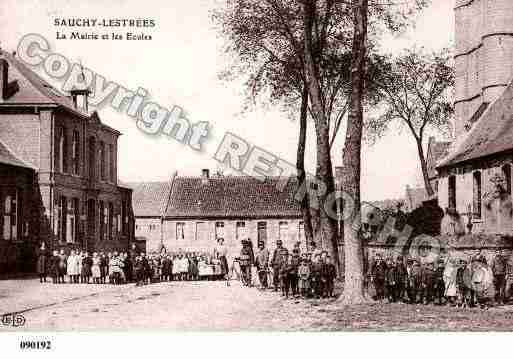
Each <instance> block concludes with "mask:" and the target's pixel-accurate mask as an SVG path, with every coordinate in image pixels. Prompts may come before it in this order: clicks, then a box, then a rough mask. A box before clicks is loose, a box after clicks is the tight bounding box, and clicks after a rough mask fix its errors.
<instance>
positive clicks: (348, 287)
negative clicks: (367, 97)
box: [341, 0, 368, 304]
mask: <svg viewBox="0 0 513 359" xmlns="http://www.w3.org/2000/svg"><path fill="white" fill-rule="evenodd" d="M352 4H353V11H354V20H353V21H354V35H353V51H352V58H351V89H352V90H351V95H350V98H349V117H348V124H347V133H346V141H345V146H344V154H343V162H344V172H343V180H342V184H343V185H342V189H343V190H344V192H345V193H346V194H347V195H349V196H350V197H351V198H352V200H353V203H354V204H353V206H354V207H353V209H354V210H353V213H351V214H350V216H349V214H346V213H344V217H345V220H344V252H345V279H344V293H343V295H342V297H341V302H342V303H343V304H358V303H362V302H365V301H366V298H365V293H364V271H363V269H364V266H363V241H361V240H360V238H359V235H358V233H359V224H360V223H361V221H360V218H359V217H360V216H361V213H360V208H361V205H360V171H361V158H360V156H361V146H362V127H363V101H362V100H363V95H364V81H365V58H366V51H367V10H368V0H353V2H352ZM354 224H358V225H354Z"/></svg>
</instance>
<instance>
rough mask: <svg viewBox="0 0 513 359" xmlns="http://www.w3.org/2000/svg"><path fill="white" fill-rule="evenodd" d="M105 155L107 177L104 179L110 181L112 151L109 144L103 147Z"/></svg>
mask: <svg viewBox="0 0 513 359" xmlns="http://www.w3.org/2000/svg"><path fill="white" fill-rule="evenodd" d="M103 151H104V156H105V163H104V164H103V165H104V166H105V178H104V181H110V152H109V145H105V146H104V147H103Z"/></svg>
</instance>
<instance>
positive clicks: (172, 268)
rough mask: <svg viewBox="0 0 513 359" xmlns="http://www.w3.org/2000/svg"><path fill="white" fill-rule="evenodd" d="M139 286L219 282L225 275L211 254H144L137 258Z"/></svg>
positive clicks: (135, 266)
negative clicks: (170, 282)
mask: <svg viewBox="0 0 513 359" xmlns="http://www.w3.org/2000/svg"><path fill="white" fill-rule="evenodd" d="M134 268H135V277H136V281H137V284H139V285H140V284H147V283H155V282H160V281H195V280H218V279H221V277H222V276H223V273H222V271H221V262H220V260H219V259H217V258H215V257H214V256H213V255H212V254H209V253H198V252H180V253H178V254H172V253H164V252H163V253H160V254H159V253H151V254H150V255H148V256H146V254H144V253H142V254H140V255H138V256H137V257H136V258H135V265H134Z"/></svg>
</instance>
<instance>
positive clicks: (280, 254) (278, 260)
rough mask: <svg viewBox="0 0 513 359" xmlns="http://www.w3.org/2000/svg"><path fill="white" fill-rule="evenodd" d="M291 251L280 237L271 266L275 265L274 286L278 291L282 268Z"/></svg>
mask: <svg viewBox="0 0 513 359" xmlns="http://www.w3.org/2000/svg"><path fill="white" fill-rule="evenodd" d="M288 256H289V251H288V250H287V248H285V247H283V241H282V240H281V239H278V240H277V241H276V248H275V249H274V253H273V258H272V260H271V266H272V267H273V286H274V291H275V292H277V291H278V289H279V286H280V269H281V267H282V266H283V265H284V264H285V261H286V260H287V257H288Z"/></svg>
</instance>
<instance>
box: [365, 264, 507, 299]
mask: <svg viewBox="0 0 513 359" xmlns="http://www.w3.org/2000/svg"><path fill="white" fill-rule="evenodd" d="M500 260H501V259H500V256H497V258H495V259H494V264H493V265H492V266H490V265H488V263H487V261H486V258H485V257H484V256H481V255H476V256H475V257H473V258H471V259H470V260H468V261H467V260H464V259H455V258H454V259H450V258H449V259H445V260H443V259H440V260H437V261H432V262H425V263H421V261H420V260H418V259H413V258H408V259H405V258H403V257H402V256H398V257H397V258H396V259H395V260H393V259H392V258H387V259H386V260H385V259H383V258H382V257H381V255H379V254H378V255H376V256H375V258H374V260H373V263H372V264H371V268H370V283H369V284H371V286H370V288H372V289H373V292H374V293H373V294H375V295H374V297H375V299H376V300H379V301H382V300H385V299H387V300H388V302H390V303H394V302H406V303H410V304H431V303H433V304H438V305H445V304H450V305H453V306H461V307H472V306H476V305H481V306H482V307H487V306H489V304H490V302H491V301H492V300H493V298H494V297H495V300H496V301H498V302H503V301H504V292H505V291H504V289H502V288H500V287H501V286H502V285H501V284H500V283H499V282H500V281H498V280H497V279H499V278H501V275H502V274H501V273H498V272H499V270H498V267H499V266H498V265H497V264H496V262H499V261H500ZM502 276H503V275H502ZM503 287H504V288H505V285H504V286H503ZM495 294H497V295H495Z"/></svg>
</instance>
